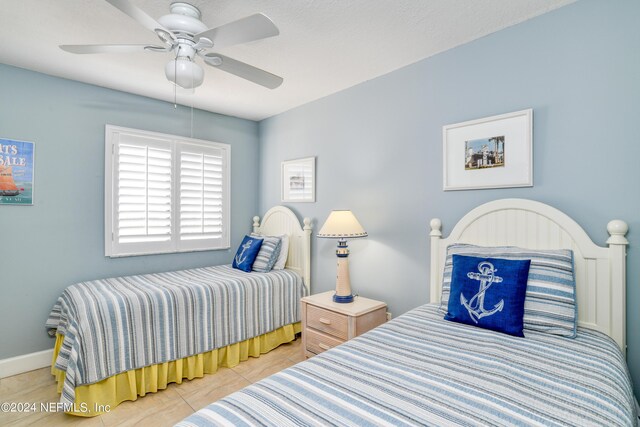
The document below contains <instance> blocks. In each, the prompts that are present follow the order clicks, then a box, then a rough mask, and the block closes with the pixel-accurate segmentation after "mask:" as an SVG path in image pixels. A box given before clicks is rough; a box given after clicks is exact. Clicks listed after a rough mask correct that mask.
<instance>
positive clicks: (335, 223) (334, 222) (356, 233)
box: [317, 211, 367, 239]
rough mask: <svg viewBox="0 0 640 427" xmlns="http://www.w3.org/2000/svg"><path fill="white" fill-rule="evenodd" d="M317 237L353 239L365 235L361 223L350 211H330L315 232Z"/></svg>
mask: <svg viewBox="0 0 640 427" xmlns="http://www.w3.org/2000/svg"><path fill="white" fill-rule="evenodd" d="M317 236H318V237H326V238H333V239H347V238H349V239H353V238H356V237H367V232H366V231H364V228H362V225H360V223H359V222H358V220H357V219H356V217H355V215H354V214H353V212H351V211H331V213H330V214H329V218H327V220H326V221H325V222H324V225H323V226H322V228H321V229H320V232H319V233H318V234H317Z"/></svg>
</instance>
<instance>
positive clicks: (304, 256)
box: [253, 206, 311, 294]
mask: <svg viewBox="0 0 640 427" xmlns="http://www.w3.org/2000/svg"><path fill="white" fill-rule="evenodd" d="M253 232H254V233H262V234H266V235H270V236H277V235H281V234H287V235H289V255H288V257H287V265H286V267H285V268H287V269H289V270H293V271H295V272H297V273H298V274H300V276H302V279H303V280H304V285H305V286H306V287H307V291H309V294H310V293H311V219H309V218H304V219H303V220H302V225H300V221H298V217H297V216H296V214H294V213H293V212H292V211H291V209H289V208H285V207H284V206H274V207H272V208H271V209H269V210H268V211H267V213H266V214H264V217H263V218H262V223H260V217H259V216H254V217H253Z"/></svg>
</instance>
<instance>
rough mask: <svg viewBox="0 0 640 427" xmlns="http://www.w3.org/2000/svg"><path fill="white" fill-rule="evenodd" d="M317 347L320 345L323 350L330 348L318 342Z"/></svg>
mask: <svg viewBox="0 0 640 427" xmlns="http://www.w3.org/2000/svg"><path fill="white" fill-rule="evenodd" d="M318 347H320V348H321V349H323V350H329V349H330V348H331V346H330V345H326V344H324V343H318Z"/></svg>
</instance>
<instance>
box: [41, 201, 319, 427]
mask: <svg viewBox="0 0 640 427" xmlns="http://www.w3.org/2000/svg"><path fill="white" fill-rule="evenodd" d="M253 232H254V233H258V234H263V235H270V236H277V235H283V234H286V235H288V236H289V247H288V257H287V261H286V265H285V268H284V269H281V270H272V271H270V272H268V273H258V272H250V273H246V272H244V271H240V270H237V269H235V268H232V267H231V266H229V265H223V266H214V267H204V268H196V269H190V270H182V271H171V272H165V273H156V274H145V275H138V276H128V277H116V278H109V279H102V280H94V281H89V282H82V283H78V284H75V285H72V286H69V287H68V288H67V289H65V291H64V292H63V293H62V295H61V296H60V297H59V298H58V300H57V302H56V304H55V305H54V307H53V309H52V311H51V314H50V316H49V319H48V320H47V322H46V327H47V329H48V330H49V333H50V334H51V335H55V337H56V344H55V347H54V355H53V363H52V374H53V375H54V376H55V377H56V379H57V381H58V391H59V392H60V393H61V396H60V403H61V404H62V405H64V406H63V407H64V409H65V412H67V413H69V414H73V415H79V416H95V415H98V414H100V413H102V412H106V411H108V410H111V409H113V408H114V407H115V406H117V405H118V404H120V403H121V402H123V401H125V400H136V399H137V398H138V396H144V395H145V394H146V393H149V392H156V391H158V390H162V389H165V388H166V387H167V385H168V384H169V383H172V382H175V383H181V382H182V380H183V379H185V378H187V379H193V378H197V377H202V376H203V375H204V374H209V373H215V372H216V370H217V369H218V368H219V367H220V366H225V367H233V366H235V365H237V364H238V363H240V362H241V361H243V360H247V358H248V357H249V356H253V357H258V356H260V354H262V353H266V352H268V351H270V350H272V349H274V348H276V347H277V346H279V345H280V344H283V343H286V342H290V341H292V340H294V339H295V334H296V333H298V332H299V331H300V315H301V313H300V303H299V301H300V298H301V297H302V296H304V295H306V294H307V293H308V292H309V286H310V236H311V222H310V220H309V219H307V218H305V219H304V221H303V223H302V224H300V222H299V221H298V219H297V217H296V216H295V214H294V213H293V212H292V211H291V210H289V209H287V208H285V207H282V206H276V207H274V208H272V209H270V210H269V211H268V212H267V213H266V214H265V216H264V218H263V220H262V222H260V218H259V217H257V216H256V217H254V218H253Z"/></svg>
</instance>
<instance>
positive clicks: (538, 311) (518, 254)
mask: <svg viewBox="0 0 640 427" xmlns="http://www.w3.org/2000/svg"><path fill="white" fill-rule="evenodd" d="M454 254H459V255H469V256H477V257H492V258H504V259H520V260H522V259H530V260H531V267H530V269H529V278H528V280H527V293H526V297H525V302H524V329H525V330H527V329H528V330H533V331H540V332H546V333H549V334H552V335H560V336H563V337H569V338H575V336H576V323H577V304H576V284H575V278H574V273H573V251H571V250H570V249H558V250H536V249H523V248H518V247H515V246H502V247H482V246H474V245H467V244H462V243H457V244H453V245H450V246H449V247H447V258H446V261H445V265H444V274H443V278H442V296H441V298H440V310H441V311H442V312H445V313H446V311H447V306H448V304H449V293H450V290H451V270H452V267H453V262H452V255H454Z"/></svg>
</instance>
